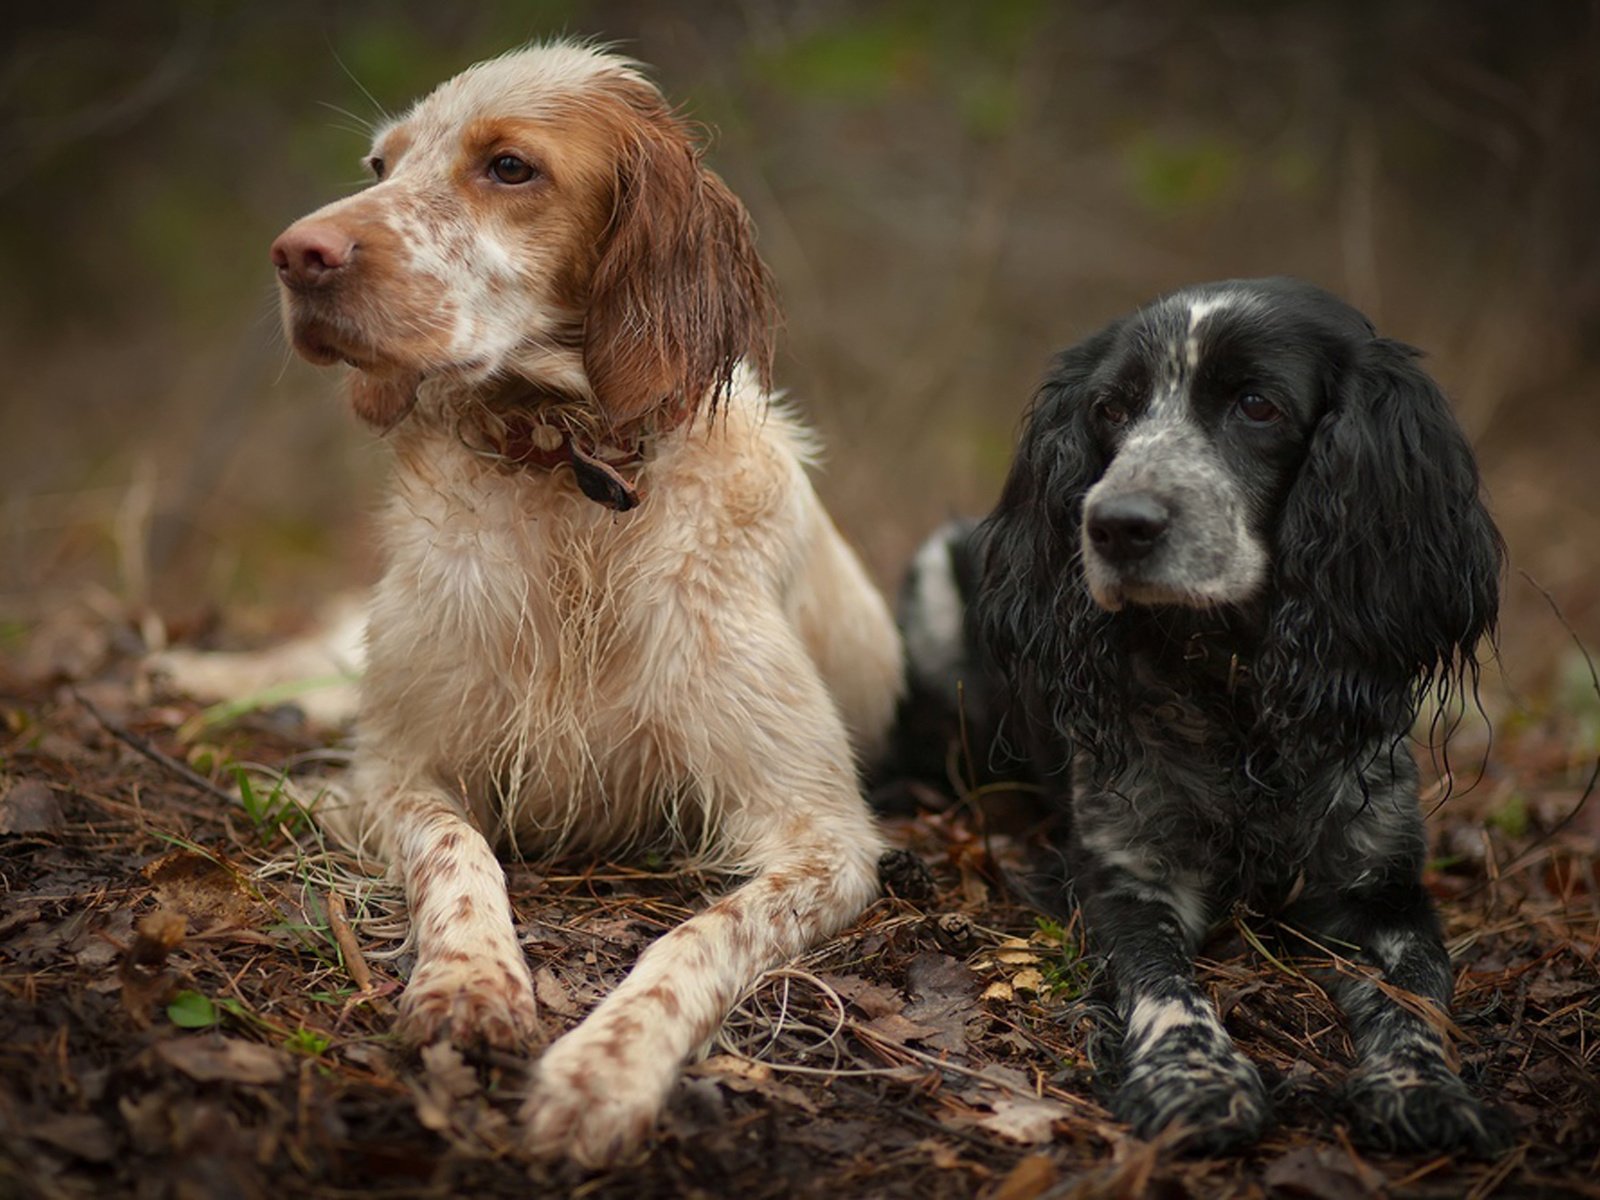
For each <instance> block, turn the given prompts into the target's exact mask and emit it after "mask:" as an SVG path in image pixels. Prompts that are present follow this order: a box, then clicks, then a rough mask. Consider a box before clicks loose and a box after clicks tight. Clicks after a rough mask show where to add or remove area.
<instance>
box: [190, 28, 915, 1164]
mask: <svg viewBox="0 0 1600 1200" xmlns="http://www.w3.org/2000/svg"><path fill="white" fill-rule="evenodd" d="M367 163H368V165H369V166H370V168H371V170H372V173H373V175H374V176H375V178H376V182H375V183H374V184H373V185H372V186H371V187H368V188H366V189H365V190H364V191H361V192H359V193H358V194H356V195H353V196H351V197H349V198H347V199H344V200H339V201H337V202H335V203H333V204H330V205H328V206H327V207H326V208H322V209H319V210H318V211H316V212H314V213H312V214H311V215H310V216H308V217H305V218H304V219H302V220H300V221H297V222H295V224H293V225H291V226H290V227H289V228H288V229H287V230H286V231H285V232H284V233H283V234H282V235H281V236H280V237H279V238H278V240H277V241H276V242H275V243H274V244H273V247H272V260H273V262H274V264H275V265H276V267H277V271H278V278H279V280H280V282H281V284H282V293H283V311H284V321H285V325H286V327H287V329H288V331H289V335H290V337H291V338H292V340H293V343H294V346H295V348H296V350H298V351H299V352H300V353H301V354H302V355H303V356H305V357H306V358H308V359H310V360H311V361H312V362H315V363H328V364H331V363H337V362H344V363H347V364H349V365H350V366H351V367H352V368H354V370H353V372H352V373H351V375H350V382H351V394H352V398H353V403H354V407H355V411H356V412H357V413H358V414H359V415H360V416H361V418H362V419H363V420H365V421H366V422H367V423H368V424H370V425H372V426H373V427H374V428H376V429H377V430H378V431H379V432H380V433H381V434H382V435H383V436H384V437H385V439H386V440H387V442H388V444H389V445H390V446H391V447H392V448H393V453H394V464H395V465H394V481H393V487H392V495H391V497H390V498H389V501H388V505H387V508H386V509H385V511H384V513H383V516H382V519H381V527H382V537H383V543H384V548H385V551H386V554H387V568H386V570H385V571H384V574H383V578H382V581H381V582H380V583H379V584H378V586H377V590H376V594H375V595H374V596H373V598H372V601H371V605H370V610H369V612H370V615H369V623H368V630H367V640H366V653H365V657H366V662H365V674H364V677H363V679H362V681H361V685H360V708H359V716H358V724H357V731H358V733H357V751H356V761H355V765H354V769H353V774H352V775H351V777H350V779H349V781H348V788H347V792H348V798H347V800H346V802H345V803H343V804H342V805H339V806H336V807H335V806H329V807H328V808H327V809H326V811H324V812H323V813H322V814H321V815H322V818H323V820H324V821H325V822H326V823H328V824H329V826H330V827H331V828H333V829H334V830H335V832H337V833H340V834H342V835H343V836H345V837H346V838H347V839H348V840H350V841H351V842H353V843H356V844H359V845H360V846H361V847H362V848H364V849H365V850H366V851H368V852H370V853H373V854H375V855H377V856H378V857H380V858H381V859H382V860H384V861H386V862H387V863H388V864H390V868H391V870H392V871H393V872H394V873H395V874H396V875H397V876H398V877H399V878H400V879H401V880H402V881H403V882H404V886H405V890H406V894H407V897H408V900H409V904H410V910H411V923H412V929H413V932H414V935H415V939H416V952H417V962H416V969H415V971H414V972H413V974H412V976H411V979H410V982H409V985H408V987H407V988H406V991H405V994H404V997H403V999H402V1001H401V1021H402V1029H403V1032H404V1033H405V1035H406V1036H407V1037H408V1038H409V1039H411V1040H413V1041H417V1042H422V1041H426V1040H429V1039H434V1038H436V1037H441V1036H448V1037H449V1038H451V1039H452V1040H454V1041H456V1042H463V1043H464V1042H470V1041H473V1040H482V1041H486V1042H489V1043H492V1044H496V1045H501V1046H517V1045H521V1044H524V1043H526V1042H527V1041H528V1040H529V1039H530V1037H531V1036H532V1034H533V1033H534V1031H535V1029H536V1022H535V1002H534V990H533V985H532V982H531V979H530V974H529V970H528V965H527V962H526V960H525V958H524V956H523V952H522V948H521V946H520V945H519V944H518V940H517V932H516V929H515V927H514V926H513V923H512V915H511V909H510V906H509V904H508V902H507V897H506V890H505V882H504V876H503V874H502V872H501V869H500V865H499V863H498V862H497V860H496V857H495V851H494V849H493V848H492V847H495V846H500V847H502V848H510V849H514V850H516V851H518V852H521V853H534V854H538V855H551V854H555V853H558V852H560V853H565V852H570V851H580V852H586V853H600V852H606V853H609V852H614V851H618V850H626V849H630V848H640V847H648V846H658V845H675V846H677V847H679V848H681V849H683V850H686V851H687V852H688V853H689V854H691V855H692V856H693V858H694V860H695V861H696V862H698V863H700V864H703V865H707V866H711V867H715V868H720V869H723V870H727V871H730V872H734V873H737V874H740V875H744V876H748V880H747V881H746V882H744V883H743V884H742V886H739V887H738V888H736V889H735V890H733V891H731V892H730V893H728V894H727V895H725V896H723V897H721V898H720V899H718V900H716V901H714V902H713V903H711V904H710V905H709V906H708V907H706V908H705V909H704V910H703V911H702V912H700V913H699V914H698V915H696V916H695V917H693V918H692V919H691V920H689V921H687V922H685V923H684V924H683V925H681V926H679V927H678V928H676V929H674V930H672V931H671V932H670V933H668V934H667V935H666V936H664V937H662V938H661V939H660V940H659V941H657V942H656V943H655V944H654V945H653V946H651V947H650V948H649V950H648V951H647V952H646V953H645V954H644V955H643V957H642V958H641V959H640V960H639V963H638V965H637V966H636V967H635V969H634V970H633V972H632V974H631V975H629V977H628V978H627V979H626V981H625V982H623V983H622V984H621V986H619V987H618V988H617V989H616V991H615V992H613V993H612V994H611V995H610V996H609V997H608V998H607V999H606V1000H605V1001H604V1002H603V1003H602V1004H601V1005H600V1006H599V1007H598V1008H597V1009H596V1010H595V1011H594V1012H593V1013H592V1014H591V1015H590V1016H589V1017H588V1019H587V1020H585V1021H584V1022H583V1023H582V1024H581V1025H579V1026H578V1027H577V1028H576V1029H574V1030H572V1031H571V1032H570V1033H568V1034H567V1035H566V1036H565V1037H563V1038H561V1039H560V1040H559V1041H557V1042H556V1043H555V1044H554V1045H552V1046H551V1047H550V1048H549V1049H548V1050H547V1051H546V1052H545V1054H544V1056H543V1058H542V1060H541V1061H540V1062H539V1064H538V1069H537V1075H536V1080H535V1083H534V1087H533V1091H532V1094H531V1095H530V1096H529V1098H528V1101H527V1105H526V1108H525V1111H524V1117H525V1119H526V1129H527V1138H528V1143H529V1145H530V1147H531V1149H532V1150H533V1152H534V1153H536V1154H538V1155H541V1156H545V1157H559V1156H562V1155H567V1156H570V1157H571V1158H573V1159H575V1160H577V1161H578V1162H580V1163H584V1164H588V1165H599V1164H605V1163H609V1162H612V1161H615V1160H616V1159H617V1158H618V1157H619V1156H621V1155H624V1154H625V1153H627V1152H628V1151H629V1150H630V1149H632V1148H633V1147H635V1146H637V1145H638V1144H639V1143H640V1142H641V1141H642V1140H643V1139H644V1138H645V1137H646V1136H647V1135H648V1133H649V1132H650V1130H651V1128H652V1125H653V1123H654V1121H655V1119H656V1116H657V1114H658V1112H659V1111H660V1109H661V1106H662V1103H663V1101H664V1100H665V1098H666V1095H667V1093H668V1091H669V1089H670V1088H671V1087H672V1084H673V1082H674V1080H675V1078H676V1076H677V1073H678V1070H679V1067H680V1065H681V1064H682V1062H683V1061H684V1059H685V1057H686V1056H688V1055H689V1054H690V1053H692V1052H693V1051H694V1050H695V1049H696V1048H697V1047H699V1046H701V1045H703V1044H704V1043H705V1042H706V1041H707V1039H708V1038H710V1037H711V1035H712V1034H713V1033H714V1032H715V1031H716V1029H717V1027H718V1026H719V1025H720V1023H721V1022H722V1020H723V1018H724V1016H725V1015H726V1013H727V1012H728V1010H729V1008H730V1006H732V1005H733V1004H734V1003H735V1002H736V1001H737V1000H738V999H739V997H740V995H741V993H742V992H743V991H744V990H745V989H746V988H748V987H749V986H750V985H751V984H752V983H753V982H754V981H755V980H756V978H757V977H758V976H759V975H760V974H761V972H763V971H764V970H766V969H768V968H770V967H772V966H774V965H776V964H779V963H782V962H784V961H785V960H787V959H789V958H791V957H793V956H794V955H797V954H799V953H801V952H802V951H804V950H805V949H806V948H808V947H810V946H812V945H813V944H815V943H816V942H818V941H819V940H820V939H823V938H826V937H828V936H829V935H830V934H832V933H834V932H835V931H837V930H838V929H840V928H841V927H843V926H844V925H846V924H848V923H849V922H850V921H852V920H854V919H855V918H856V917H857V916H858V915H859V914H860V913H861V912H862V910H863V909H864V908H865V907H866V906H867V904H868V903H869V902H870V901H871V900H872V898H873V897H874V895H875V894H876V891H877V886H878V885H877V875H876V862H877V859H878V856H879V853H880V851H881V850H882V844H881V842H880V839H879V836H878V834H877V832H876V831H875V829H874V827H873V823H872V820H871V818H870V816H869V814H868V811H867V808H866V805H865V804H864V803H863V801H862V799H861V796H860V792H859V789H858V784H857V777H856V764H857V760H858V758H860V757H862V756H866V755H870V754H872V753H874V752H875V751H876V750H877V749H878V747H879V745H880V742H881V741H882V740H883V739H884V738H885V737H886V734H887V731H888V727H889V724H890V721H891V719H892V716H893V712H894V706H895V702H896V698H897V695H898V691H899V687H900V649H899V643H898V640H897V636H896V633H895V629H894V625H893V622H892V620H891V618H890V616H889V614H888V612H887V610H886V607H885V605H884V603H883V601H882V600H881V598H880V597H879V595H878V593H877V592H876V590H875V589H874V588H873V585H872V584H871V583H870V582H869V581H868V579H867V576H866V574H865V572H864V571H863V569H862V567H861V564H860V563H859V562H858V561H857V559H856V558H855V556H854V555H853V554H852V552H851V551H850V549H849V548H848V547H847V546H846V545H845V543H844V541H843V540H842V538H841V537H840V535H839V533H838V531H837V530H836V529H835V528H834V526H833V524H832V522H831V521H830V520H829V518H828V515H827V513H826V512H824V510H823V508H822V506H821V504H820V503H819V502H818V500H817V497H816V494H815V493H814V492H813V491H812V488H811V484H810V483H809V482H808V480H807V477H806V464H807V461H808V459H809V458H810V457H811V454H812V443H811V441H810V439H809V438H808V436H807V434H806V432H805V431H804V429H803V428H802V427H801V426H800V425H799V423H798V422H797V421H796V420H795V419H794V418H793V417H792V416H790V415H789V414H788V413H787V412H785V411H784V410H783V409H782V408H781V407H778V406H775V405H774V404H773V402H772V398H771V396H770V394H769V392H768V391H767V383H768V374H769V370H770V360H771V348H772V338H773V329H774V325H775V322H776V303H775V300H774V296H773V292H772V287H771V281H770V279H769V277H768V274H767V271H766V268H765V267H764V266H763V264H762V263H761V261H760V259H759V258H758V257H757V255H756V251H755V246H754V244H753V236H752V230H751V226H750V221H749V218H748V216H747V214H746V213H745V211H744V209H743V207H742V206H741V205H740V203H739V202H738V200H737V199H735V197H734V196H733V195H732V194H731V193H730V192H729V191H728V189H727V187H725V186H724V185H723V183H722V181H721V180H719V179H718V178H717V177H716V176H715V175H713V174H712V173H711V172H710V171H708V170H707V169H706V168H705V167H704V165H703V164H702V162H701V147H700V146H699V144H698V143H697V141H696V138H695V136H694V133H693V132H692V130H691V128H690V127H689V126H688V125H686V124H685V123H684V122H683V121H682V120H680V119H679V118H678V117H677V116H675V115H674V114H673V112H672V111H671V109H670V108H669V107H668V106H667V104H666V103H665V102H664V101H663V99H662V97H661V95H660V93H659V92H658V91H657V90H656V88H655V87H654V86H652V85H651V84H650V83H649V82H648V81H647V80H646V79H645V78H644V77H643V76H642V75H641V74H640V72H639V70H638V69H637V67H636V66H635V65H633V64H631V63H629V62H627V61H625V60H623V59H621V58H618V57H615V56H613V55H610V54H607V53H603V52H601V51H598V50H596V49H593V48H590V47H586V46H583V45H576V44H571V43H564V42H563V43H555V44H550V45H543V46H536V47H534V48H532V49H526V50H521V51H518V52H515V53H512V54H508V55H506V56H505V57H503V58H498V59H494V60H492V61H489V62H485V63H480V64H479V65H477V66H474V67H472V68H470V69H469V70H467V71H465V72H463V73H462V74H461V75H459V76H457V77H456V78H454V79H452V80H450V81H449V82H447V83H445V84H444V85H442V86H441V87H440V88H439V89H438V90H437V91H435V92H433V93H432V94H431V95H429V96H428V97H426V98H425V99H423V100H422V101H420V102H419V103H418V104H417V105H416V106H415V107H414V108H413V109H412V110H411V111H410V112H409V113H408V114H406V115H405V116H404V117H403V118H402V119H400V120H398V121H395V122H393V123H392V124H390V125H388V126H387V127H386V128H384V129H383V130H382V131H381V132H380V133H379V135H378V138H377V140H376V143H375V144H374V146H373V149H372V153H371V156H370V157H369V158H368V159H367ZM178 675H179V681H180V683H181V682H182V681H183V672H182V671H181V670H180V671H179V672H178ZM210 686H211V688H212V689H213V690H215V686H216V682H215V679H212V680H211V681H210Z"/></svg>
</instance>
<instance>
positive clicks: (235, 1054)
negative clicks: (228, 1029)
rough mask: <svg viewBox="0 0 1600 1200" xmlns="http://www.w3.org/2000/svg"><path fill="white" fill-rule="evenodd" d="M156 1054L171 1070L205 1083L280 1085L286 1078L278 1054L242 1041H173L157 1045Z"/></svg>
mask: <svg viewBox="0 0 1600 1200" xmlns="http://www.w3.org/2000/svg"><path fill="white" fill-rule="evenodd" d="M155 1052H156V1055H157V1056H158V1057H159V1058H160V1059H161V1060H162V1061H163V1062H165V1063H166V1064H167V1065H168V1066H169V1067H173V1068H175V1069H176V1070H179V1071H182V1072H183V1073H184V1074H185V1075H187V1076H188V1077H189V1078H190V1079H195V1080H198V1081H199V1082H201V1083H253V1084H263V1083H277V1082H278V1081H279V1080H281V1079H282V1078H283V1076H284V1062H283V1056H282V1055H281V1054H279V1053H278V1051H276V1050H274V1049H273V1048H272V1047H270V1046H263V1045H260V1044H259V1043H256V1042H247V1041H245V1040H244V1039H242V1038H232V1037H215V1036H211V1037H191V1038H173V1039H171V1040H170V1041H165V1042H158V1043H156V1047H155Z"/></svg>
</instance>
